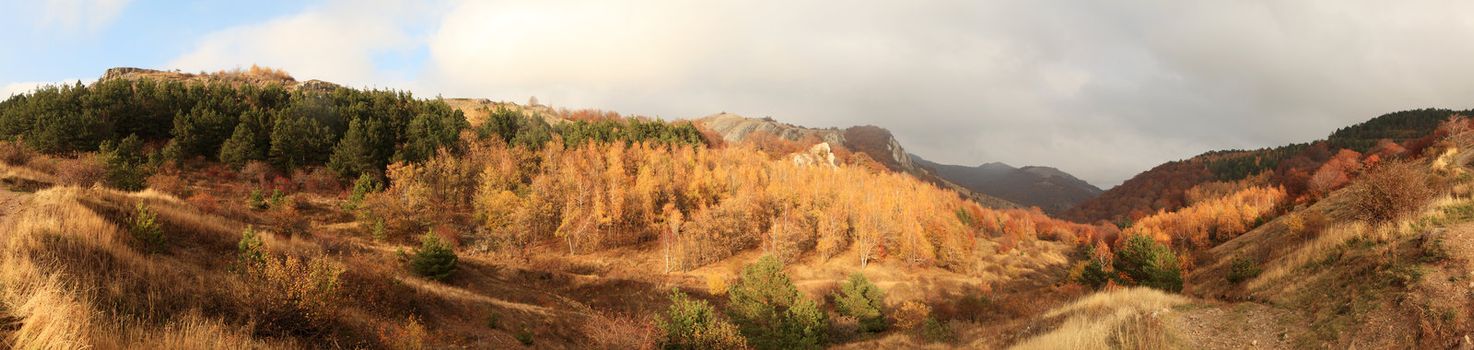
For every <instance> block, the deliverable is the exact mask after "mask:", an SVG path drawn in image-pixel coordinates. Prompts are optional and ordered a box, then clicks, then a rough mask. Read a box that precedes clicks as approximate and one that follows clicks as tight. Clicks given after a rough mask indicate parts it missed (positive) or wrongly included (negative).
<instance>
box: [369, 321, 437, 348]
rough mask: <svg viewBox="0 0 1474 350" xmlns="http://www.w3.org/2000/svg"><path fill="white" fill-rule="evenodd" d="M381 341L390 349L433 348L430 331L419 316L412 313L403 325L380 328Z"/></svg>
mask: <svg viewBox="0 0 1474 350" xmlns="http://www.w3.org/2000/svg"><path fill="white" fill-rule="evenodd" d="M379 342H380V343H383V344H384V345H386V346H387V348H389V349H396V350H423V349H431V348H432V347H431V346H430V344H429V343H430V331H429V330H427V329H425V324H424V323H421V322H420V319H419V317H415V316H413V315H411V316H410V317H409V319H407V320H405V322H404V325H403V326H399V327H395V328H393V329H384V328H380V329H379Z"/></svg>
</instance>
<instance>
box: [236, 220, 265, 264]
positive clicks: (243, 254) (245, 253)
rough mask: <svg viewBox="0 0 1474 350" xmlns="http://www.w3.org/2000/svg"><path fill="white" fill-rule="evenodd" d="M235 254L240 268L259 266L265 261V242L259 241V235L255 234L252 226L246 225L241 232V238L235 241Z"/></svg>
mask: <svg viewBox="0 0 1474 350" xmlns="http://www.w3.org/2000/svg"><path fill="white" fill-rule="evenodd" d="M236 254H237V259H238V262H237V264H239V265H240V266H241V267H242V268H246V267H253V266H261V264H264V263H266V249H265V243H264V242H262V241H261V235H259V234H256V230H255V228H254V227H251V226H246V230H245V231H242V232H241V240H240V242H239V243H236Z"/></svg>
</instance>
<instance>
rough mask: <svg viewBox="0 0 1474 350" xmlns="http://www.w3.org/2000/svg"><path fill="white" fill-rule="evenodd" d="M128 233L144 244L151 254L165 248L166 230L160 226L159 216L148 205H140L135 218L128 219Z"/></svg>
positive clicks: (136, 209)
mask: <svg viewBox="0 0 1474 350" xmlns="http://www.w3.org/2000/svg"><path fill="white" fill-rule="evenodd" d="M128 227H129V229H128V232H129V233H132V234H133V238H135V239H138V241H139V242H142V243H143V245H144V247H145V248H146V249H147V250H148V251H151V252H157V251H160V250H163V248H164V229H163V228H162V227H160V225H159V216H158V214H155V213H154V212H153V210H150V209H149V208H148V206H147V205H144V204H143V203H138V205H137V206H135V207H134V211H133V216H132V217H131V218H129V219H128Z"/></svg>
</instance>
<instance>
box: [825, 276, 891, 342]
mask: <svg viewBox="0 0 1474 350" xmlns="http://www.w3.org/2000/svg"><path fill="white" fill-rule="evenodd" d="M834 307H835V309H837V310H838V311H839V313H840V314H841V315H845V316H850V317H854V318H855V319H856V320H858V321H859V325H860V328H859V331H860V332H879V331H883V330H885V314H884V311H883V308H884V307H885V292H884V291H881V290H880V287H877V286H875V284H873V283H870V280H868V279H866V278H865V275H862V274H860V273H858V272H857V273H855V274H852V275H850V279H849V280H847V281H845V284H843V285H841V286H840V287H839V293H838V294H836V295H835V296H834Z"/></svg>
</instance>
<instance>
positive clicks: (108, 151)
mask: <svg viewBox="0 0 1474 350" xmlns="http://www.w3.org/2000/svg"><path fill="white" fill-rule="evenodd" d="M101 150H102V152H101V155H102V162H103V166H104V168H105V169H106V175H105V180H106V182H107V185H108V186H109V187H112V188H116V189H120V190H124V191H138V190H142V189H144V188H146V187H148V177H149V175H152V174H153V172H152V171H151V170H150V169H149V168H148V164H147V162H148V158H147V157H145V156H144V154H143V142H142V141H140V140H139V139H138V135H129V136H128V137H126V138H123V140H122V141H119V142H116V143H115V142H113V141H103V142H102V145H101Z"/></svg>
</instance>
